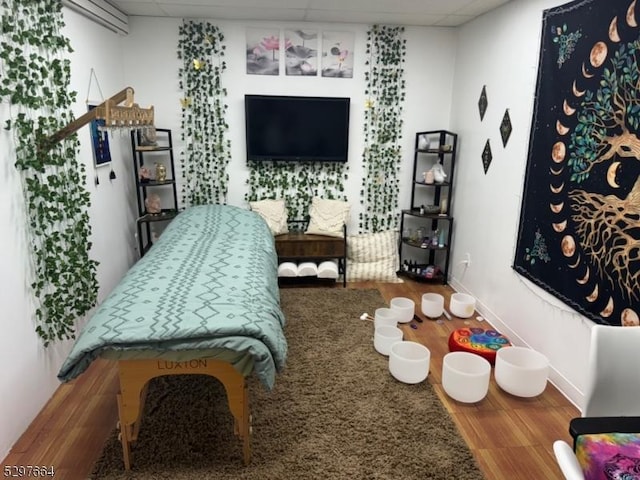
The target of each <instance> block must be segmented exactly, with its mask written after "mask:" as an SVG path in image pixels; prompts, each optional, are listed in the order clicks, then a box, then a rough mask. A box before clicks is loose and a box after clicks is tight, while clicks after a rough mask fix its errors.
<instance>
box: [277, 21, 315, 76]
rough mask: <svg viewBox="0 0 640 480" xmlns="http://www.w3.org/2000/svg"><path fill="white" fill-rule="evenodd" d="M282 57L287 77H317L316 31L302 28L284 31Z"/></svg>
mask: <svg viewBox="0 0 640 480" xmlns="http://www.w3.org/2000/svg"><path fill="white" fill-rule="evenodd" d="M284 55H285V60H284V64H285V73H286V74H287V75H299V76H309V77H315V76H316V75H318V31H317V30H307V29H302V28H300V29H291V30H285V32H284Z"/></svg>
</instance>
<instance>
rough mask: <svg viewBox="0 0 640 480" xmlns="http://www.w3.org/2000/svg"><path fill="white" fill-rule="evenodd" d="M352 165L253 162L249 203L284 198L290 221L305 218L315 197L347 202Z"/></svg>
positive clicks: (246, 197)
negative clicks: (346, 187)
mask: <svg viewBox="0 0 640 480" xmlns="http://www.w3.org/2000/svg"><path fill="white" fill-rule="evenodd" d="M347 178H348V166H347V164H346V163H339V162H284V161H283V162H276V161H271V162H249V178H248V179H247V185H248V186H249V188H248V192H247V194H246V195H245V199H246V200H247V202H253V201H256V200H265V199H284V201H285V205H286V207H287V213H288V215H289V220H302V219H304V218H305V217H306V216H307V214H308V211H309V207H310V206H311V201H312V199H313V197H322V198H324V199H327V200H344V201H346V200H347V198H346V196H345V189H344V183H345V181H346V180H347Z"/></svg>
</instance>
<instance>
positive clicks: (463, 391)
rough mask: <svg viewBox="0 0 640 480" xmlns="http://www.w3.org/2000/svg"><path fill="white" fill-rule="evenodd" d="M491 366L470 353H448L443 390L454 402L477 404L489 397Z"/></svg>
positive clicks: (444, 368)
mask: <svg viewBox="0 0 640 480" xmlns="http://www.w3.org/2000/svg"><path fill="white" fill-rule="evenodd" d="M490 377H491V364H490V363H489V361H488V360H486V359H485V358H483V357H481V356H480V355H476V354H475V353H469V352H450V353H447V354H446V355H445V356H444V358H443V362H442V388H444V391H445V392H446V393H447V395H449V396H450V397H451V398H453V399H454V400H457V401H458V402H463V403H476V402H479V401H480V400H482V399H483V398H484V397H486V396H487V392H488V391H489V378H490Z"/></svg>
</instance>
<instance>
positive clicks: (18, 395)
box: [0, 9, 135, 458]
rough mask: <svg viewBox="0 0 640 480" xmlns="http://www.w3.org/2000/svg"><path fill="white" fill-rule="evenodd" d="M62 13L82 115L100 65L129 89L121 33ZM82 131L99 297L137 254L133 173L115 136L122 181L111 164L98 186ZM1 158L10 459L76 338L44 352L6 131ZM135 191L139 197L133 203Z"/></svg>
mask: <svg viewBox="0 0 640 480" xmlns="http://www.w3.org/2000/svg"><path fill="white" fill-rule="evenodd" d="M63 12H64V18H65V22H66V23H67V26H66V27H65V29H64V31H63V33H64V35H66V36H67V37H69V38H70V40H71V44H72V47H73V48H74V50H75V51H74V53H73V54H72V55H71V62H72V63H71V70H72V85H71V88H72V89H73V90H76V91H77V92H78V98H77V103H76V105H75V107H74V114H75V115H76V117H78V116H80V115H81V114H83V113H84V112H85V111H86V108H87V107H86V103H85V100H86V99H87V89H88V86H89V74H90V70H91V67H93V68H95V71H96V74H97V76H98V79H99V81H100V87H101V88H102V91H103V93H104V95H105V96H106V97H108V96H110V95H112V94H113V93H116V92H117V91H118V90H120V89H121V88H122V87H123V83H122V82H123V75H122V66H121V65H122V55H123V52H122V49H121V47H120V38H119V37H118V36H116V35H115V34H112V33H111V32H109V31H108V30H106V29H104V28H103V27H100V26H98V25H96V24H95V23H92V22H89V21H88V20H86V19H84V18H83V17H81V16H79V15H77V14H76V13H74V12H72V11H69V10H66V9H64V10H63ZM94 93H95V95H93V94H94ZM96 96H97V97H98V98H95V97H96ZM96 99H97V100H100V98H99V94H97V89H96V88H95V84H94V87H93V88H92V98H90V100H96ZM8 115H9V105H8V104H7V103H2V104H0V123H2V125H3V126H4V122H5V120H6V119H7V118H8ZM78 135H79V138H80V140H81V142H82V148H81V154H80V160H81V161H82V162H84V163H85V164H86V165H87V171H88V179H87V184H88V189H89V191H90V192H91V202H92V206H91V210H90V215H91V225H92V228H93V232H92V241H93V244H94V247H93V250H92V252H91V256H92V258H94V259H95V260H98V261H99V262H100V266H99V267H98V281H99V284H100V291H99V299H100V300H101V299H103V298H104V296H105V295H106V294H107V293H108V292H109V291H110V290H111V289H112V288H113V286H114V285H115V284H116V283H117V282H118V281H119V280H120V278H121V277H122V275H123V274H124V272H126V270H127V269H128V268H129V266H130V265H131V264H132V262H133V260H134V258H135V255H134V254H135V251H134V250H133V245H134V242H133V238H134V237H133V231H134V228H133V227H134V225H135V223H134V210H133V208H132V205H134V201H135V192H134V191H133V190H132V184H133V176H132V174H131V172H130V169H129V168H128V167H129V165H128V163H126V162H124V161H123V159H122V158H121V155H122V146H121V145H120V144H121V143H122V141H121V140H120V139H119V138H115V139H113V141H112V142H111V146H112V158H113V159H114V162H113V166H114V171H115V173H116V175H117V179H116V180H114V181H113V182H110V181H109V168H108V167H107V168H105V167H103V168H101V169H100V171H99V178H100V185H99V186H98V187H96V186H95V185H94V175H93V157H92V152H91V144H90V141H89V129H88V127H84V128H83V129H81V130H80V131H79V132H78ZM128 145H129V144H128V141H126V142H124V146H125V147H128ZM125 153H127V154H128V151H126V152H125ZM127 158H128V157H127ZM0 159H1V161H0V225H2V235H0V305H2V311H3V314H2V335H0V361H1V363H2V365H4V367H3V368H2V369H0V384H2V385H4V386H5V392H4V393H3V394H2V395H0V425H1V426H2V427H1V428H0V458H4V457H5V456H6V454H7V453H8V452H9V449H10V448H11V446H12V445H13V444H14V443H15V441H16V440H17V439H18V438H19V436H20V435H21V434H22V433H23V432H24V430H25V429H26V428H27V426H28V425H29V423H30V422H31V421H32V420H33V418H34V417H35V416H36V415H37V413H38V412H39V411H40V409H41V408H42V407H43V405H44V404H45V403H46V402H47V400H48V399H49V398H50V397H51V395H52V393H53V392H54V390H55V389H56V388H57V387H58V386H59V384H60V383H59V381H58V380H57V378H56V375H57V372H58V369H59V367H60V365H61V363H62V361H63V360H64V358H65V356H66V355H67V353H68V351H69V349H70V346H71V342H69V341H67V342H62V343H58V344H55V345H53V346H50V347H48V348H46V349H45V348H43V347H42V344H41V342H40V340H39V338H38V336H37V335H36V333H35V331H34V329H35V323H34V314H33V311H34V307H33V301H32V297H31V294H30V292H29V288H28V285H29V283H30V282H31V278H30V271H29V262H30V258H31V257H30V252H29V241H28V239H27V238H26V233H25V227H24V225H25V221H26V220H25V219H26V217H25V212H24V204H23V198H22V193H21V185H20V179H19V176H18V173H17V171H16V170H15V168H14V167H13V164H14V162H15V156H14V154H13V148H12V141H11V133H8V132H6V131H5V130H4V129H2V130H0ZM127 162H128V160H127ZM132 194H133V195H134V196H133V199H134V201H131V195H132ZM80 323H82V321H80Z"/></svg>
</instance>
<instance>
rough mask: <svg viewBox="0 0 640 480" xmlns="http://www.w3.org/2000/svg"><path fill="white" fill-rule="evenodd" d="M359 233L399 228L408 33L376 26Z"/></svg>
mask: <svg viewBox="0 0 640 480" xmlns="http://www.w3.org/2000/svg"><path fill="white" fill-rule="evenodd" d="M366 54H367V60H366V66H367V67H368V70H367V71H365V82H366V87H365V96H366V98H367V100H366V103H365V119H364V144H365V145H364V152H363V154H362V161H363V167H364V172H363V177H362V189H361V191H360V201H361V203H362V206H363V209H362V213H361V214H360V222H359V227H360V231H361V232H380V231H384V230H389V229H395V228H397V227H398V194H399V191H400V182H399V178H398V177H399V172H400V164H401V162H402V154H401V149H400V141H401V139H402V126H403V120H402V105H403V102H404V100H405V80H404V61H405V56H406V40H405V39H404V28H403V27H394V26H385V25H373V26H372V27H371V28H370V29H369V31H368V32H367V48H366Z"/></svg>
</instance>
